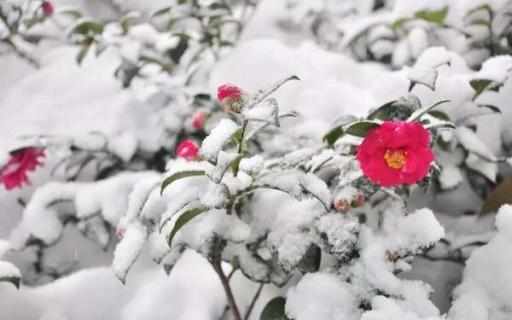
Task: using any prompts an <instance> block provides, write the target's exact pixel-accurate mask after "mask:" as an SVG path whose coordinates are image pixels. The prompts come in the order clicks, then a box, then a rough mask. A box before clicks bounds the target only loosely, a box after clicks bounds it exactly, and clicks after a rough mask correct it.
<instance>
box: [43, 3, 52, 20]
mask: <svg viewBox="0 0 512 320" xmlns="http://www.w3.org/2000/svg"><path fill="white" fill-rule="evenodd" d="M42 8H43V13H44V14H45V15H47V16H49V15H52V14H53V4H51V3H50V1H44V2H43V5H42Z"/></svg>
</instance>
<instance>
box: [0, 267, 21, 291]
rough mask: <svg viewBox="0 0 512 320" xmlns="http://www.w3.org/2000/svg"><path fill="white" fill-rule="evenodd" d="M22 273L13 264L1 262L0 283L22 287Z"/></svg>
mask: <svg viewBox="0 0 512 320" xmlns="http://www.w3.org/2000/svg"><path fill="white" fill-rule="evenodd" d="M20 280H21V273H20V271H19V270H18V268H16V267H15V266H14V265H13V264H12V263H10V262H7V261H0V282H10V283H12V284H13V285H14V286H16V288H19V287H20Z"/></svg>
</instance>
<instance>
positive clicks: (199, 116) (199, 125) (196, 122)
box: [192, 111, 208, 131]
mask: <svg viewBox="0 0 512 320" xmlns="http://www.w3.org/2000/svg"><path fill="white" fill-rule="evenodd" d="M206 119H208V115H207V114H206V112H201V111H198V112H196V113H195V114H194V116H193V117H192V126H193V127H194V128H195V129H196V130H198V131H199V130H201V129H203V125H204V122H205V120H206Z"/></svg>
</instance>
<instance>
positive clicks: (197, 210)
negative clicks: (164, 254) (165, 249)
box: [167, 207, 209, 247]
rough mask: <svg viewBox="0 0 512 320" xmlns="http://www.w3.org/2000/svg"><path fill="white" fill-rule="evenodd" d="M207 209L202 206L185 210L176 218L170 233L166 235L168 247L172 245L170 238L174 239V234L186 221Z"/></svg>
mask: <svg viewBox="0 0 512 320" xmlns="http://www.w3.org/2000/svg"><path fill="white" fill-rule="evenodd" d="M208 210H209V209H208V208H204V207H202V208H195V209H191V210H187V211H185V212H184V213H183V214H182V215H181V216H180V217H179V218H178V219H177V220H176V223H175V224H174V228H172V231H171V233H169V235H168V236H167V244H168V245H169V247H170V246H171V245H172V239H174V236H175V235H176V233H177V232H178V231H179V230H180V229H181V228H183V227H184V226H185V225H186V224H187V223H188V222H190V220H192V219H194V218H195V217H197V216H198V215H200V214H201V213H203V212H205V211H208Z"/></svg>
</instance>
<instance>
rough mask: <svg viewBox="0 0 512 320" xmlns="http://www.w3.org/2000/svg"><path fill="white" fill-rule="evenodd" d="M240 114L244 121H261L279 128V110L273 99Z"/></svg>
mask: <svg viewBox="0 0 512 320" xmlns="http://www.w3.org/2000/svg"><path fill="white" fill-rule="evenodd" d="M242 114H243V116H244V117H245V119H246V120H249V121H261V122H265V123H268V124H271V125H274V126H276V127H279V108H278V106H277V100H276V99H274V98H269V99H267V100H264V101H263V102H262V103H259V104H258V105H256V106H255V107H253V108H251V109H245V110H243V111H242Z"/></svg>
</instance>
